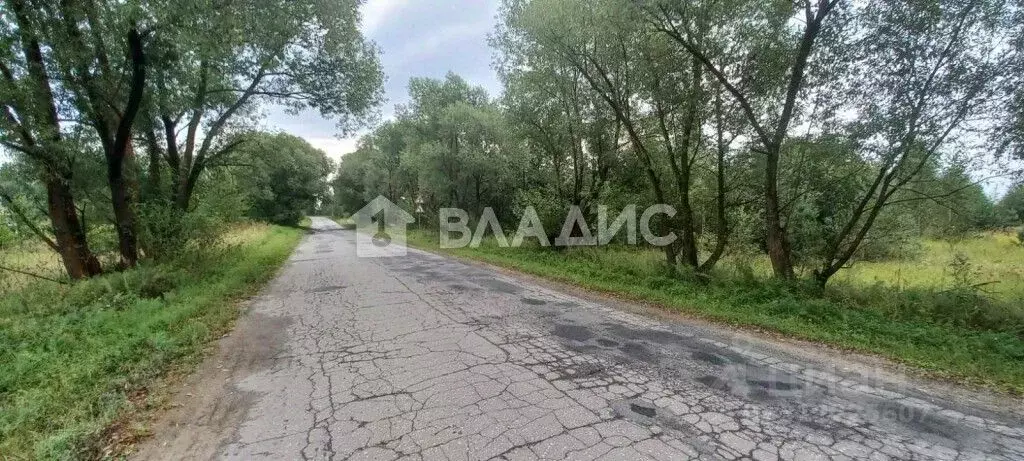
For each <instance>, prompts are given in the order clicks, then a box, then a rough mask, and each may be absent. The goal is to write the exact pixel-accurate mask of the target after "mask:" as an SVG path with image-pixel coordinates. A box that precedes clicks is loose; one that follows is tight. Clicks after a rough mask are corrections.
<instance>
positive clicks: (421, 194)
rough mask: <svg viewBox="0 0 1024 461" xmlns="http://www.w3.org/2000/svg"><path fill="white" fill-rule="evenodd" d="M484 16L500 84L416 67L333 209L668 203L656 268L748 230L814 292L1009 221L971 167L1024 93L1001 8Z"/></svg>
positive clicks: (708, 255) (559, 2)
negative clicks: (668, 237) (432, 76)
mask: <svg viewBox="0 0 1024 461" xmlns="http://www.w3.org/2000/svg"><path fill="white" fill-rule="evenodd" d="M499 17H500V23H499V25H498V28H497V30H496V32H495V33H494V34H493V35H492V39H491V44H492V46H493V47H494V48H495V50H496V52H497V57H496V60H495V62H496V69H497V70H498V74H499V76H500V77H501V80H502V82H503V83H504V86H505V91H504V94H503V97H502V98H501V99H500V100H499V101H497V102H496V103H493V102H490V101H489V100H488V98H487V95H485V94H482V92H481V91H479V90H478V89H477V90H475V89H473V88H471V87H469V86H468V85H467V84H466V83H465V82H463V81H462V80H461V79H459V78H457V77H454V76H449V77H448V78H447V79H446V80H444V81H436V80H422V79H416V80H414V81H413V82H412V83H411V85H410V88H411V97H412V100H413V102H412V103H411V104H410V105H409V106H407V107H403V108H401V109H400V110H399V115H398V116H397V117H396V119H395V120H394V121H393V122H390V123H388V124H386V125H385V126H383V127H381V128H380V129H378V130H377V131H375V132H374V133H373V134H372V135H370V136H367V137H366V138H364V139H363V141H362V143H361V144H360V148H359V150H358V151H357V152H356V153H354V154H351V155H350V156H348V157H346V158H345V159H343V161H342V164H341V166H340V170H339V174H338V176H337V179H336V180H335V182H334V190H335V197H337V201H338V203H345V205H344V206H345V207H346V208H358V206H360V205H361V204H362V203H365V201H366V200H368V199H370V198H372V197H373V196H376V195H377V194H383V195H386V196H388V197H390V198H392V199H393V200H396V201H404V202H405V204H406V205H407V206H410V207H413V208H415V207H417V206H418V207H421V208H423V209H424V211H425V212H428V213H429V211H430V210H436V209H437V208H439V207H440V206H457V207H460V208H465V209H469V210H477V209H479V207H480V206H481V205H485V204H486V205H491V206H496V207H497V208H498V209H499V210H502V211H501V213H500V214H501V219H502V221H503V222H507V223H509V224H510V225H514V224H517V223H518V216H517V215H515V214H512V215H510V214H509V210H514V211H515V212H519V211H521V210H523V208H524V207H526V206H533V207H535V208H536V209H538V210H541V213H540V214H541V217H542V221H544V222H545V225H546V226H547V225H554V226H560V224H561V221H559V220H560V219H564V217H565V215H566V213H567V212H568V210H569V209H570V208H573V207H578V208H579V209H580V210H581V211H582V212H583V214H584V216H585V217H586V218H587V219H588V222H589V221H592V218H594V214H595V213H596V207H597V206H598V205H600V204H604V205H608V204H611V205H618V206H622V205H624V204H629V203H633V204H636V205H639V206H646V205H651V204H655V203H667V204H671V205H673V206H674V207H675V209H676V210H677V214H676V215H675V216H673V217H671V218H667V219H662V220H661V221H660V222H657V223H656V225H657V226H659V229H658V230H660V231H662V232H673V233H675V234H676V235H677V236H678V237H679V239H678V241H677V242H675V243H674V244H673V245H670V246H668V247H665V248H664V252H665V261H666V263H667V264H668V265H670V266H673V267H676V266H681V267H686V268H688V269H687V270H694V271H701V272H708V271H711V270H712V269H713V268H714V267H715V265H716V264H717V262H718V261H720V260H721V258H723V257H724V256H725V255H726V254H727V253H728V252H729V251H730V250H735V249H736V248H737V247H740V246H744V245H750V244H754V245H756V246H758V247H760V248H761V250H762V251H764V252H765V253H766V254H767V255H768V259H769V260H770V261H771V265H772V268H773V272H774V274H775V275H776V276H777V277H779V278H783V279H793V278H795V277H797V276H798V275H801V274H805V275H806V276H808V277H809V278H810V279H812V280H813V281H815V282H816V283H817V284H819V285H822V286H824V285H825V284H827V283H828V281H829V280H830V279H831V277H832V276H834V275H835V274H836V273H837V272H838V271H840V270H841V269H842V268H844V267H848V266H849V265H850V264H852V263H853V262H855V261H857V260H860V259H867V258H877V257H886V256H885V255H892V254H897V253H899V250H900V248H901V247H904V246H908V244H909V242H911V241H912V240H914V239H917V238H920V237H921V236H922V235H924V236H930V237H946V236H950V235H953V234H957V233H963V232H966V231H969V230H973V229H982V228H993V227H998V226H1001V225H1004V224H1005V222H1006V221H1007V215H1008V213H1007V212H1005V211H1000V210H1006V209H1008V208H1012V205H1006V206H997V205H996V204H995V203H993V202H992V200H991V199H989V198H988V197H987V196H986V195H985V194H984V192H983V190H982V188H981V186H980V185H979V184H978V183H977V181H976V179H977V177H978V176H979V175H978V174H975V172H976V171H977V168H978V165H979V164H980V163H990V164H991V163H992V162H996V161H1006V160H1008V158H1009V156H1008V155H1002V154H1003V153H1006V152H1009V151H1010V150H1012V149H1014V148H1016V147H1017V146H1018V145H1019V139H1024V138H1015V137H1014V135H1013V133H1016V131H1014V129H1013V127H1014V126H1016V125H1013V124H1012V123H1009V124H1007V123H1002V122H1003V121H1006V120H1012V119H1014V118H1013V116H1012V114H1014V113H1015V112H1014V111H1015V110H1017V108H1019V104H1017V101H1018V100H1024V99H1022V98H1019V78H1020V77H1019V73H1015V70H1014V69H1020V68H1021V67H1020V62H1024V60H1022V59H1021V58H1020V56H1021V55H1020V53H1019V50H1018V49H1013V50H1011V49H1010V48H1012V47H1008V46H1007V45H1006V44H1007V43H1017V42H1019V40H1020V39H1021V38H1020V37H1021V30H1022V28H1021V25H1020V19H1021V17H1022V16H1021V14H1020V11H1019V10H1018V9H1017V7H1016V6H1014V5H1011V4H1008V3H1006V2H1000V1H996V0H962V1H961V0H944V1H940V2H924V3H921V2H918V3H913V2H912V3H909V4H904V3H899V4H897V3H892V2H885V1H881V0H879V1H868V2H848V1H844V0H807V1H799V2H783V3H781V4H780V3H778V2H775V3H772V2H767V3H766V2H763V1H747V0H728V1H720V0H708V1H696V2H671V1H660V0H653V1H646V2H634V1H629V0H600V1H596V2H583V1H579V0H504V1H503V2H502V7H501V10H500V15H499ZM1015 98H1016V99H1015ZM992 114H1002V115H1001V116H997V117H995V118H993V116H992ZM994 119H995V120H999V122H1000V123H993V120H994ZM1005 172H1006V171H1002V173H1005ZM999 173H1001V172H992V171H990V172H988V173H986V174H999ZM481 185H482V186H485V187H483V188H482V189H479V188H478V186H481ZM1013 196H1014V195H1013V193H1011V194H1010V195H1008V197H1010V198H1008V199H1006V200H1004V202H1007V201H1009V202H1012V200H1013V199H1012V197H1013ZM510 197H514V202H513V203H511V204H510V203H509V198H510ZM350 211H351V210H350Z"/></svg>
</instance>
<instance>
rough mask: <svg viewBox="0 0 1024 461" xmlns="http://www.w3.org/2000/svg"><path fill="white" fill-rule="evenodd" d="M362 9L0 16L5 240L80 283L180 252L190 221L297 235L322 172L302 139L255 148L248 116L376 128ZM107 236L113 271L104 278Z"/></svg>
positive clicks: (110, 5) (225, 8)
mask: <svg viewBox="0 0 1024 461" xmlns="http://www.w3.org/2000/svg"><path fill="white" fill-rule="evenodd" d="M359 3H360V2H358V1H356V0H344V1H334V2H329V4H328V3H324V2H321V1H317V0H298V1H295V0H243V1H232V2H217V1H212V2H211V1H205V0H196V1H192V0H173V1H167V0H129V1H107V0H89V1H64V2H51V1H44V0H4V1H3V2H0V144H2V145H3V147H4V150H6V152H7V153H8V154H10V156H11V157H12V160H11V161H10V162H9V163H7V164H5V165H4V166H3V171H2V182H0V203H2V205H3V213H2V216H3V219H4V220H6V221H10V223H11V224H10V225H9V226H5V227H7V228H8V229H7V230H6V232H7V233H8V234H10V233H11V230H10V229H11V226H13V228H14V229H15V230H17V231H18V232H19V233H21V234H24V233H26V232H27V233H31V234H33V235H34V236H35V237H36V238H39V239H41V240H42V241H44V242H46V244H47V245H48V246H49V247H50V248H52V249H53V250H54V251H56V252H58V253H59V254H60V257H61V259H62V261H63V265H64V267H65V268H66V270H67V273H68V275H69V276H70V277H71V278H73V279H81V278H85V277H90V276H93V275H97V274H99V273H101V272H103V271H104V270H106V269H110V268H115V267H116V268H125V267H132V266H134V265H136V264H137V262H138V261H139V260H140V258H143V257H147V256H155V255H157V254H159V253H161V252H167V251H174V250H173V248H167V247H168V246H170V247H173V246H174V245H175V244H181V242H183V241H185V240H186V239H187V236H188V235H189V233H197V232H205V230H203V229H202V228H201V226H200V227H197V225H194V224H196V223H198V222H199V221H202V219H200V218H202V217H203V216H196V215H197V214H198V215H203V214H204V213H206V215H205V216H206V217H207V218H211V219H207V220H206V221H210V220H212V219H213V218H212V216H213V215H212V214H210V213H213V212H215V211H221V212H224V213H222V214H220V215H217V216H218V217H225V216H233V215H238V214H239V213H238V212H237V211H238V210H239V209H243V208H244V209H245V211H244V213H242V214H248V215H250V216H255V217H260V218H266V219H270V220H273V221H276V222H283V223H294V222H295V221H297V220H298V217H297V216H298V213H301V210H302V208H308V207H311V206H313V203H315V200H316V199H311V198H309V197H313V196H316V197H319V195H322V194H323V193H324V191H323V188H324V187H325V184H324V182H325V180H326V176H327V174H328V173H329V171H330V170H331V169H332V168H331V167H330V166H329V163H328V160H327V159H326V158H325V157H324V155H323V153H322V152H319V151H316V150H315V149H313V148H312V147H310V146H309V145H308V144H306V143H305V142H303V141H301V140H299V139H295V138H291V137H287V136H273V135H268V134H254V133H250V131H251V129H252V127H253V126H254V125H253V121H254V116H255V115H257V113H258V110H259V106H260V104H263V103H267V102H273V103H276V104H282V105H285V106H287V107H289V108H291V109H296V110H298V109H315V110H318V111H319V112H320V113H321V114H322V115H324V116H327V117H331V118H336V119H338V120H339V127H340V128H341V129H342V131H346V130H350V129H352V128H354V127H357V126H360V125H361V124H362V123H363V122H364V121H365V120H367V119H369V118H371V117H372V115H374V111H375V109H376V106H377V105H378V104H379V101H380V98H381V90H380V88H381V84H382V80H383V75H382V73H381V71H380V65H379V61H378V51H377V49H376V48H375V46H374V45H373V44H372V43H370V42H368V41H366V40H365V39H364V38H363V37H362V35H361V33H360V31H359V13H358V6H359ZM232 169H233V170H234V172H232V171H231V170H232ZM241 169H247V170H248V171H247V172H240V170H241ZM225 178H228V179H225ZM289 186H292V187H291V189H289V190H284V189H287V188H288V187H289ZM318 187H319V189H317V188H318ZM284 196H288V197H291V198H289V199H281V197H284ZM296 197H302V199H301V200H298V201H296V200H294V199H295V198H296ZM279 199H280V200H279ZM275 201H277V202H278V203H272V202H275ZM242 202H244V203H245V205H240V203H242ZM228 209H233V210H235V212H231V213H229V212H227V211H225V210H228ZM232 213H233V214H232ZM108 229H109V230H111V231H112V233H113V234H114V237H115V241H116V254H117V258H116V261H111V262H110V263H108V264H101V261H100V259H101V258H99V257H98V254H99V253H102V250H97V249H96V242H95V241H94V240H93V238H94V236H95V235H99V236H102V235H105V234H104V231H105V230H108ZM140 237H141V238H142V241H141V242H140ZM147 237H149V238H148V239H147ZM96 238H99V239H102V237H96ZM171 242H175V243H173V244H172V243H171ZM147 245H148V246H149V248H147ZM104 266H107V267H104Z"/></svg>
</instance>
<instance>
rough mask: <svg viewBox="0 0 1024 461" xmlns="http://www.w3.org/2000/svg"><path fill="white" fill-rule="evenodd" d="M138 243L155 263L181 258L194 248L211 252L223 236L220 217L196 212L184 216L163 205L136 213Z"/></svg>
mask: <svg viewBox="0 0 1024 461" xmlns="http://www.w3.org/2000/svg"><path fill="white" fill-rule="evenodd" d="M139 218H140V219H139V223H140V229H139V243H140V245H141V247H142V249H143V251H144V252H145V253H146V256H148V257H150V258H152V259H153V260H155V261H165V260H167V259H170V258H174V257H180V256H181V255H182V253H184V252H188V251H191V250H194V249H197V248H212V247H214V246H216V243H217V241H218V240H219V239H220V237H221V233H222V232H223V227H224V226H223V222H222V221H221V219H220V217H218V216H213V215H211V214H208V213H204V212H202V211H201V210H197V211H194V212H191V213H185V212H182V211H181V210H178V209H175V208H173V207H171V206H170V205H165V204H144V205H142V206H141V207H140V209H139Z"/></svg>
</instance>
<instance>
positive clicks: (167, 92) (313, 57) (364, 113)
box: [145, 0, 383, 210]
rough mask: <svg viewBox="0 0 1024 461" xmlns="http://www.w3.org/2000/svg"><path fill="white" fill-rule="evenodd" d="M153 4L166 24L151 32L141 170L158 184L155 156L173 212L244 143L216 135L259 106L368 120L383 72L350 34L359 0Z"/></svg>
mask: <svg viewBox="0 0 1024 461" xmlns="http://www.w3.org/2000/svg"><path fill="white" fill-rule="evenodd" d="M154 4H155V5H157V6H155V7H154V14H155V15H157V17H158V19H157V21H158V22H159V23H161V24H165V25H166V26H167V27H164V28H162V29H160V30H158V31H157V32H156V33H155V34H154V51H153V52H152V60H153V62H154V67H156V68H157V69H158V70H156V71H155V72H154V74H155V75H154V76H153V78H152V79H151V80H152V82H153V83H152V85H151V86H150V88H149V91H150V94H151V97H150V104H149V107H148V108H147V113H148V114H149V117H150V118H151V120H150V121H148V122H147V126H148V128H149V129H148V130H147V132H146V133H145V140H146V143H147V145H148V150H149V152H150V156H151V158H150V173H149V176H150V181H151V182H159V180H160V179H159V178H160V171H159V169H158V168H157V165H159V164H160V159H161V158H162V159H163V160H164V161H165V162H166V163H167V165H168V166H169V168H170V170H171V175H172V181H171V182H172V185H171V190H172V196H173V198H172V202H173V203H174V205H175V206H176V207H177V208H179V209H181V210H187V209H188V208H189V207H190V204H191V199H192V194H193V191H194V190H195V186H196V182H197V181H198V180H199V179H200V177H201V176H202V173H203V171H205V169H206V168H209V167H213V166H217V165H218V164H219V163H220V162H221V161H222V160H223V159H224V158H226V157H227V155H228V154H229V153H230V152H231V151H232V150H234V149H235V148H237V147H238V146H239V143H240V142H242V140H244V139H245V138H244V137H225V136H224V134H225V133H226V132H228V131H230V129H231V126H232V123H234V122H236V121H237V119H238V117H239V116H240V115H241V114H243V113H245V112H246V111H247V110H252V109H254V107H255V105H256V104H257V103H258V102H261V101H271V102H275V103H278V104H284V105H287V106H288V107H290V108H291V109H294V110H300V109H315V110H318V111H319V112H320V113H321V114H322V115H324V116H326V117H332V118H336V119H338V126H339V129H340V130H341V131H342V132H349V131H350V130H352V129H354V128H355V127H357V126H360V125H361V124H363V123H365V122H366V121H367V120H369V119H371V118H372V117H373V115H374V110H375V108H376V106H377V104H378V103H379V101H380V99H381V85H382V81H383V75H382V73H381V71H380V63H379V61H378V56H377V55H378V51H377V49H376V46H375V45H374V44H372V43H370V42H367V41H366V40H365V39H364V38H363V36H362V34H361V33H360V31H359V12H358V6H359V2H358V1H356V0H344V1H338V2H329V3H325V2H321V1H318V0H301V1H291V0H289V1H285V0H277V1H270V2H267V1H256V0H246V1H242V2H231V3H223V2H213V3H210V2H208V1H205V0H195V1H186V2H181V1H177V0H175V1H169V2H154ZM179 129H183V130H184V139H179V134H178V133H179Z"/></svg>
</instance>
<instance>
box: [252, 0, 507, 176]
mask: <svg viewBox="0 0 1024 461" xmlns="http://www.w3.org/2000/svg"><path fill="white" fill-rule="evenodd" d="M497 12H498V0H473V1H464V2H453V1H451V0H368V1H367V2H366V3H365V4H364V5H363V32H364V34H365V35H366V36H367V37H368V38H369V39H371V40H373V41H375V42H377V45H378V46H379V47H380V49H381V52H382V55H381V63H382V64H383V66H384V74H385V75H386V77H387V81H386V82H385V84H384V93H385V99H386V101H385V103H384V106H383V107H382V112H383V116H384V118H387V117H390V116H391V115H392V113H393V112H394V106H395V104H400V103H403V102H405V101H406V100H407V98H408V87H409V79H410V78H411V77H434V78H442V77H444V75H445V74H446V73H448V71H454V72H455V73H457V74H459V75H461V76H462V77H463V78H465V79H466V80H467V81H469V82H470V83H472V84H475V85H481V86H483V87H484V88H487V91H488V92H490V93H491V96H497V95H498V93H499V92H500V90H501V85H500V83H499V82H498V78H497V75H495V73H494V71H493V70H491V50H490V48H489V47H488V46H487V34H489V33H490V32H491V31H492V30H493V28H494V22H495V15H496V14H497ZM267 112H268V116H267V120H266V121H265V123H266V125H267V126H268V127H269V128H271V129H280V130H284V131H286V132H288V133H291V134H293V135H296V136H301V137H303V138H305V139H306V141H309V143H310V144H313V145H314V146H316V147H318V148H320V149H322V150H324V151H325V152H327V154H328V155H329V156H331V157H332V158H334V159H338V158H339V157H341V156H342V155H344V154H346V153H349V152H351V151H353V150H355V143H356V137H353V138H350V139H338V138H337V136H336V134H337V130H336V129H335V125H334V122H332V121H331V120H326V119H324V118H322V117H320V116H319V114H317V113H313V112H308V113H302V114H299V115H297V116H292V115H288V114H286V113H285V112H284V111H282V110H279V109H275V108H270V109H269V110H268V111H267Z"/></svg>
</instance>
